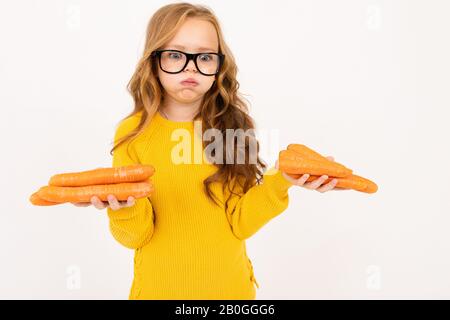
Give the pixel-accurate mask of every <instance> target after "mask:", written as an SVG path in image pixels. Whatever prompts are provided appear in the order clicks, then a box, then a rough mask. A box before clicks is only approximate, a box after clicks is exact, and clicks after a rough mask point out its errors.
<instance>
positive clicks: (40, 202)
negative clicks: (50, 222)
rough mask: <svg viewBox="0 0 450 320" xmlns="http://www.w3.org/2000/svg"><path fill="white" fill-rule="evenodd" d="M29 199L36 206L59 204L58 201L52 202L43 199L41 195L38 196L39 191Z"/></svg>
mask: <svg viewBox="0 0 450 320" xmlns="http://www.w3.org/2000/svg"><path fill="white" fill-rule="evenodd" d="M29 200H30V202H31V203H32V204H34V205H35V206H54V205H56V204H58V203H57V202H51V201H47V200H44V199H42V198H41V197H39V196H38V193H37V191H36V192H35V193H33V194H32V195H31V196H30V198H29Z"/></svg>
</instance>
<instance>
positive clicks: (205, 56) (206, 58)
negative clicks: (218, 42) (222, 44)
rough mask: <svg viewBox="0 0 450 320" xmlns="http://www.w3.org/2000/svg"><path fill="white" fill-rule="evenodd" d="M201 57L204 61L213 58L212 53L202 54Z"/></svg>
mask: <svg viewBox="0 0 450 320" xmlns="http://www.w3.org/2000/svg"><path fill="white" fill-rule="evenodd" d="M200 59H201V60H203V61H210V60H211V59H212V57H211V55H210V54H202V55H201V56H200Z"/></svg>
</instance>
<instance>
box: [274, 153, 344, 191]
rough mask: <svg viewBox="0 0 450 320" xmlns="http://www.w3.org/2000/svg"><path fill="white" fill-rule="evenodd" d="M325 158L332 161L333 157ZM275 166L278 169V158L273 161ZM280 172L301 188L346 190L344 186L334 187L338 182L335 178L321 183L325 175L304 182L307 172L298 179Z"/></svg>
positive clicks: (307, 175) (324, 179) (326, 177)
mask: <svg viewBox="0 0 450 320" xmlns="http://www.w3.org/2000/svg"><path fill="white" fill-rule="evenodd" d="M326 158H327V159H328V160H331V161H334V158H333V157H332V156H329V157H326ZM275 168H276V169H277V170H278V160H277V161H276V162H275ZM282 174H283V176H284V177H285V179H286V180H288V181H289V182H291V183H292V184H294V185H296V186H299V187H303V188H306V189H310V190H316V191H319V192H321V193H323V192H326V191H330V190H336V191H338V190H339V191H340V190H347V189H346V188H335V187H336V185H337V183H338V180H337V179H333V180H331V181H330V182H328V183H327V184H324V185H322V184H323V183H324V182H325V181H326V180H327V179H328V176H327V175H322V176H320V178H318V179H316V180H314V181H311V182H306V180H308V178H309V174H304V175H302V176H301V177H300V178H298V179H294V178H292V177H291V176H289V175H288V174H286V173H284V172H282Z"/></svg>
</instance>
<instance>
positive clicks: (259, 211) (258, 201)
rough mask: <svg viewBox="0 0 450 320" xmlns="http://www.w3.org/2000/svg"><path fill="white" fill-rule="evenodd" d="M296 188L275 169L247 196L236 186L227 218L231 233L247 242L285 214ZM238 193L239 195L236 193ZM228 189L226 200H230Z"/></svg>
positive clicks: (226, 189) (227, 210) (265, 175)
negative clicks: (275, 218)
mask: <svg viewBox="0 0 450 320" xmlns="http://www.w3.org/2000/svg"><path fill="white" fill-rule="evenodd" d="M292 185H293V184H292V183H291V182H289V181H288V180H287V179H286V178H285V177H284V176H283V175H282V173H281V171H279V170H277V169H275V168H271V169H269V170H267V171H266V172H265V173H264V174H263V182H262V183H261V184H258V185H255V186H253V187H251V188H250V189H249V190H248V191H247V192H246V193H245V194H242V189H241V187H240V186H238V185H237V184H236V188H237V190H236V189H234V188H233V192H234V193H237V194H238V195H236V194H234V193H233V194H232V196H231V198H230V200H229V204H228V208H227V209H226V214H227V218H228V221H229V223H230V225H231V229H232V231H233V233H234V235H235V236H236V237H237V238H238V239H241V240H243V239H247V238H249V237H251V236H252V235H253V234H255V233H256V232H257V231H258V230H259V229H260V228H261V227H262V226H264V225H265V224H266V223H267V222H269V220H271V219H273V218H274V217H276V216H277V215H279V214H280V213H282V212H283V211H284V210H285V209H286V208H287V207H288V204H289V194H288V189H289V188H290V187H291V186H292ZM236 191H237V192H236ZM229 194H230V192H229V191H228V188H225V192H224V195H225V200H226V199H227V197H228V196H229Z"/></svg>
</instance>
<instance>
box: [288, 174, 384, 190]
mask: <svg viewBox="0 0 450 320" xmlns="http://www.w3.org/2000/svg"><path fill="white" fill-rule="evenodd" d="M288 175H289V176H290V177H292V178H294V179H298V178H300V177H301V176H302V174H288ZM318 178H320V176H315V175H312V176H309V177H308V179H307V180H306V181H307V182H311V181H314V180H316V179H318ZM333 179H337V181H338V183H337V184H336V187H337V188H344V189H353V190H356V191H361V192H366V193H375V192H377V190H378V186H377V184H376V183H375V182H373V181H371V180H369V179H366V178H363V177H361V176H358V175H356V174H352V175H350V176H349V177H345V178H337V177H329V178H328V179H327V180H325V182H324V184H326V183H328V182H330V181H331V180H333Z"/></svg>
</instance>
